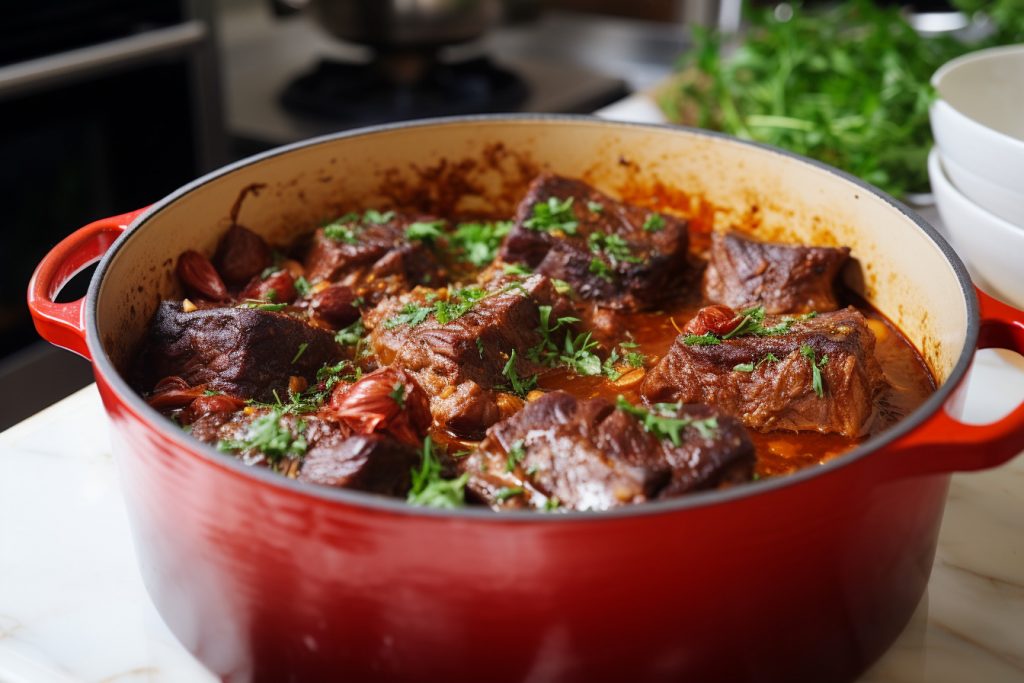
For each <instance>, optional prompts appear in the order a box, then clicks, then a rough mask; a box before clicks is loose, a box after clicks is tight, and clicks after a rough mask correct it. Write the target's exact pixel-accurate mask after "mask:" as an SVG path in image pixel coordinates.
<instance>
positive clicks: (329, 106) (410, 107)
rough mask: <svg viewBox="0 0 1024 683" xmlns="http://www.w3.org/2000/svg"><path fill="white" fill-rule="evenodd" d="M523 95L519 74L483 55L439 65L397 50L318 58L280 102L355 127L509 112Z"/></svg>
mask: <svg viewBox="0 0 1024 683" xmlns="http://www.w3.org/2000/svg"><path fill="white" fill-rule="evenodd" d="M528 93H529V89H528V88H527V86H526V83H524V82H523V80H522V79H521V78H519V76H517V75H516V74H514V73H512V72H511V71H508V70H506V69H503V68H501V67H499V66H497V65H495V64H494V63H493V62H492V61H491V60H490V59H488V58H487V57H476V58H473V59H469V60H466V61H462V62H456V63H444V62H439V61H436V60H434V59H432V58H431V57H430V56H424V55H418V54H408V53H406V54H402V53H398V54H392V55H384V56H381V57H379V58H378V59H377V60H376V61H373V62H370V63H366V64H356V63H351V62H339V61H333V60H326V59H325V60H321V61H320V63H319V64H317V65H316V67H314V68H313V69H312V70H311V71H310V72H309V73H306V74H303V75H302V76H299V77H298V78H297V79H295V80H294V81H292V82H291V83H290V84H289V85H288V86H287V87H286V88H285V89H284V91H283V92H282V93H281V103H282V104H283V105H284V106H285V107H286V108H287V109H289V110H291V111H292V112H294V113H297V114H306V115H313V116H318V117H322V118H329V119H332V120H335V121H337V122H339V123H344V124H349V125H359V124H369V123H382V122H386V121H398V120H402V119H409V118H430V117H434V116H449V115H456V114H482V113H487V112H499V111H511V110H515V109H517V108H518V107H519V105H521V104H522V103H523V102H524V101H525V100H526V96H527V94H528Z"/></svg>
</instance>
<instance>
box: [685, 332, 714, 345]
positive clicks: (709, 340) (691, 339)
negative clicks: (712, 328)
mask: <svg viewBox="0 0 1024 683" xmlns="http://www.w3.org/2000/svg"><path fill="white" fill-rule="evenodd" d="M683 343H684V344H686V345H687V346H715V345H717V344H721V343H722V340H721V339H719V338H718V335H715V334H712V333H711V332H705V333H704V334H688V335H686V336H685V337H683Z"/></svg>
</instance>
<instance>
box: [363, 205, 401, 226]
mask: <svg viewBox="0 0 1024 683" xmlns="http://www.w3.org/2000/svg"><path fill="white" fill-rule="evenodd" d="M394 217H395V212H394V211H383V212H381V211H377V210H376V209H367V210H366V211H364V212H363V222H364V223H373V224H374V225H383V224H384V223H387V222H388V221H390V220H391V219H392V218H394Z"/></svg>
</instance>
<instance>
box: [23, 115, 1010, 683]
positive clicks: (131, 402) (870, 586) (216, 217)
mask: <svg viewBox="0 0 1024 683" xmlns="http://www.w3.org/2000/svg"><path fill="white" fill-rule="evenodd" d="M538 169H551V170H553V171H556V172H559V173H563V174H566V175H571V176H577V177H582V178H585V179H587V180H589V181H591V182H593V183H595V184H597V185H598V186H600V187H602V188H605V189H608V190H610V191H613V192H618V193H619V194H621V195H622V196H626V197H630V198H633V199H636V200H639V201H643V202H645V203H647V204H649V205H652V206H657V207H660V208H663V209H668V210H672V211H677V212H680V213H683V214H687V215H690V216H692V217H693V222H694V225H695V227H696V228H697V229H709V228H712V227H714V228H724V227H728V226H729V225H734V224H739V225H743V226H746V227H747V228H748V229H752V230H754V231H755V234H757V235H759V236H762V237H765V238H770V239H786V240H793V241H806V242H815V243H818V244H846V245H849V246H850V247H852V250H853V252H852V253H853V255H854V257H855V259H856V261H855V263H854V264H853V265H852V266H851V267H850V268H848V269H847V271H846V272H845V273H844V276H843V277H844V279H845V280H846V283H847V285H849V286H850V287H852V288H853V289H855V290H856V291H858V292H859V293H861V294H862V295H863V296H864V297H865V298H866V299H868V300H869V301H871V302H872V304H873V305H874V306H875V307H876V308H878V309H879V310H880V311H882V312H883V313H885V314H886V315H887V316H888V317H889V318H890V319H891V320H892V321H894V322H895V323H896V324H897V325H898V326H899V327H900V329H901V330H902V331H903V332H904V334H905V335H906V336H907V337H908V338H909V339H910V340H911V341H912V342H913V343H914V344H915V346H916V347H917V348H918V349H919V350H920V351H921V353H922V356H923V357H924V359H925V362H926V363H927V364H928V366H929V367H930V369H931V371H932V372H933V374H934V375H935V377H936V379H937V381H938V383H939V389H938V390H937V391H936V392H935V394H934V395H933V396H931V398H930V399H929V400H928V401H927V402H926V403H925V404H924V405H922V406H921V407H920V408H919V409H918V410H916V411H915V412H914V413H913V414H911V415H910V416H908V417H907V418H906V419H904V420H903V421H902V422H900V423H899V424H898V425H896V426H895V427H893V428H892V429H890V430H889V431H887V432H885V433H883V434H881V435H879V436H876V437H874V438H871V439H869V440H867V441H866V442H864V443H863V444H861V445H860V446H858V447H857V448H856V449H855V450H853V451H852V452H850V453H849V454H847V455H845V456H843V457H841V458H838V459H836V460H834V461H832V462H829V463H828V464H826V465H823V466H821V467H816V468H813V469H808V470H804V471H801V472H799V473H797V474H794V475H791V476H788V477H782V478H778V479H772V480H767V481H763V482H760V483H757V484H752V485H747V486H741V487H735V488H731V489H728V490H722V491H708V492H702V493H696V494H693V495H690V496H686V497H682V498H678V499H676V500H672V501H664V502H657V503H651V504H647V505H640V506H636V507H631V508H626V509H622V510H618V511H614V512H607V513H594V514H590V513H573V514H564V515H543V514H533V513H505V514H500V515H499V514H493V513H491V512H489V511H486V510H482V509H478V510H471V509H467V510H459V511H436V510H425V509H420V508H413V507H409V506H407V505H405V504H404V502H402V501H400V500H394V499H385V498H381V497H375V496H372V495H369V494H363V493H359V492H349V491H343V490H334V489H330V488H320V487H314V486H309V485H302V484H300V483H298V482H296V481H293V480H289V479H286V478H284V477H281V476H278V475H275V474H272V473H269V472H266V471H264V470H262V469H253V468H249V467H246V466H245V465H243V464H242V463H241V462H239V461H237V460H235V459H233V458H231V457H228V456H226V455H224V454H222V453H218V452H217V451H215V450H214V449H212V448H210V447H208V446H205V445H203V444H200V443H198V442H196V441H194V440H192V439H191V438H190V437H189V436H188V435H187V434H185V433H184V432H182V431H181V430H180V429H178V428H177V427H176V426H175V425H174V424H172V423H171V422H170V421H169V420H167V419H165V418H163V417H161V416H160V415H159V414H157V413H156V412H155V411H154V410H152V409H151V408H149V407H148V406H147V405H146V403H145V402H144V401H143V400H142V399H141V398H140V397H139V396H138V395H137V394H136V393H135V392H134V391H132V389H131V388H130V387H129V386H128V384H127V383H126V382H125V380H124V376H123V374H122V370H123V369H124V368H125V367H126V364H127V363H128V359H129V358H130V356H131V354H132V352H133V349H134V348H135V345H136V343H137V340H138V339H139V338H140V335H141V333H142V331H143V329H144V327H145V325H146V323H147V321H148V319H149V317H150V316H151V314H152V313H153V311H154V310H155V307H156V306H157V303H158V302H159V301H160V299H161V298H166V297H171V296H180V290H179V285H178V283H177V282H176V279H175V277H174V275H173V265H174V262H175V259H176V257H177V255H178V254H180V253H181V252H182V251H183V250H185V249H188V248H191V249H198V250H200V251H205V252H206V253H208V254H209V253H212V251H213V249H214V246H215V245H216V242H217V240H218V238H219V236H220V235H221V234H222V233H223V232H224V230H225V229H226V228H227V226H228V225H229V224H231V223H232V222H233V221H237V222H239V223H241V224H243V225H245V226H247V227H249V228H250V229H252V230H255V231H257V232H259V233H260V234H262V235H264V236H265V237H266V238H267V239H268V240H270V241H272V242H277V243H281V242H285V241H287V240H288V239H290V237H291V236H293V235H295V234H297V233H298V232H301V231H303V230H306V229H308V227H309V226H311V225H314V224H317V223H318V222H320V221H322V220H323V219H324V218H326V217H329V216H333V215H337V214H338V213H340V212H341V211H343V210H348V209H350V208H357V207H360V206H362V207H382V206H402V207H407V208H414V209H417V210H421V211H436V212H440V213H442V214H445V213H448V214H451V213H456V212H479V211H493V212H494V213H495V214H496V215H511V213H512V208H513V205H514V202H515V201H516V200H517V199H518V197H519V196H521V193H522V190H523V188H524V187H525V184H526V183H527V182H528V181H529V179H530V178H531V177H532V175H533V174H534V173H535V172H536V171H537V170H538ZM98 259H102V260H101V262H100V265H99V267H98V269H97V271H96V274H95V276H94V277H93V279H92V283H91V286H90V288H89V293H88V295H87V296H86V297H85V298H84V299H83V300H80V301H76V302H73V303H66V304H58V303H54V296H55V295H56V293H57V292H58V291H59V290H60V288H61V287H62V286H63V284H64V283H65V282H66V281H67V280H68V279H69V278H70V277H71V276H72V275H73V274H74V273H75V272H77V271H79V270H80V269H82V268H83V267H84V266H86V265H87V264H89V263H91V262H94V261H96V260H98ZM29 306H30V308H31V310H32V314H33V316H34V318H35V322H36V327H37V328H38V330H39V332H40V334H41V335H42V336H43V337H45V338H46V339H48V340H49V341H51V342H52V343H54V344H56V345H58V346H62V347H64V348H67V349H70V350H72V351H75V352H77V353H79V354H81V355H83V356H86V357H87V358H90V359H92V362H93V365H94V368H95V374H96V380H97V384H98V386H99V389H100V392H101V394H102V397H103V401H104V405H105V407H106V410H107V412H108V414H109V416H110V420H111V424H112V429H111V438H112V440H113V446H114V453H115V457H116V460H117V464H118V467H119V471H120V478H121V485H122V489H123V493H124V497H125V501H126V504H127V509H128V513H129V517H130V520H131V527H132V533H133V537H134V542H135V546H136V551H137V555H138V559H139V564H140V567H141V570H142V575H143V578H144V580H145V584H146V587H147V589H148V591H149V593H150V595H151V597H152V599H153V601H154V603H155V604H156V606H157V608H158V610H159V611H160V613H161V614H162V615H163V618H164V619H165V620H166V622H167V624H168V626H170V628H171V630H172V631H173V632H174V633H175V635H176V636H177V637H178V638H179V639H180V640H181V642H182V643H183V644H184V645H185V647H187V648H188V649H189V650H190V651H191V652H192V653H193V654H194V655H195V656H196V657H197V658H199V659H200V660H201V661H202V662H203V663H204V664H205V665H206V666H207V667H209V669H210V670H211V671H213V672H215V673H216V674H218V675H219V676H221V677H223V678H224V679H225V680H228V681H250V680H258V681H338V680H348V681H369V680H374V681H446V682H447V683H454V682H456V681H473V682H478V681H489V682H494V683H499V682H503V681H510V682H511V681H587V682H588V683H594V682H596V681H679V680H694V681H711V680H720V681H754V680H757V681H803V680H815V681H843V680H850V679H852V678H854V677H855V676H856V675H858V674H859V673H860V672H862V671H863V670H864V669H865V668H866V667H867V666H869V665H870V664H871V663H872V662H873V661H875V660H876V659H877V658H878V657H879V656H880V655H881V654H882V652H884V651H885V649H886V648H887V647H888V646H889V645H890V644H891V643H892V641H893V640H894V639H895V638H896V636H897V635H898V634H899V632H900V631H901V629H902V628H903V627H904V625H905V624H906V623H907V621H908V619H909V617H910V615H911V613H912V612H913V610H914V608H915V606H916V605H917V603H918V601H919V599H920V598H921V595H922V593H923V591H924V589H925V586H926V584H927V582H928V576H929V572H930V571H931V566H932V560H933V557H934V553H935V546H936V538H937V535H938V531H939V524H940V522H941V519H942V510H943V506H944V503H945V497H946V491H947V487H948V485H949V480H950V474H951V473H952V472H956V471H965V470H975V469H981V468H987V467H994V466H997V465H999V464H1000V463H1003V462H1005V461H1007V460H1008V459H1010V458H1012V457H1014V456H1015V455H1017V454H1018V453H1019V452H1020V451H1021V450H1022V449H1024V406H1018V407H1017V408H1016V409H1015V410H1014V411H1013V412H1012V413H1010V414H1009V415H1007V416H1006V417H1004V418H1003V419H1001V420H999V421H998V422H996V423H993V424H989V425H982V426H977V425H966V424H961V423H959V422H958V421H956V420H955V419H954V417H952V416H951V413H954V414H955V410H954V409H953V408H954V406H955V400H954V397H955V395H956V390H957V388H958V386H959V385H960V384H961V382H962V380H963V378H964V375H965V372H966V371H967V368H968V366H969V364H970V362H971V359H972V356H973V354H974V352H975V349H977V348H981V347H988V346H997V347H1003V348H1010V349H1014V350H1016V351H1018V352H1024V313H1021V312H1020V311H1017V310H1014V309H1012V308H1010V307H1009V306H1006V305H1004V304H1002V303H999V302H998V301H996V300H994V299H991V298H989V297H988V296H986V295H984V294H983V293H981V292H978V291H976V290H975V289H974V287H973V286H972V285H971V281H970V279H969V277H968V275H967V272H966V270H965V269H964V266H963V264H962V263H961V262H960V260H959V259H958V258H957V256H956V254H955V253H954V252H953V251H952V250H951V249H950V247H949V245H948V244H947V243H946V242H945V240H943V238H942V237H941V236H940V235H939V234H938V233H937V232H936V231H935V230H934V229H933V228H932V227H930V226H929V225H928V224H926V223H925V222H923V221H922V220H921V219H920V218H919V217H917V216H916V215H915V214H914V213H912V212H911V211H909V210H908V209H907V208H906V207H904V206H902V205H901V204H899V203H898V202H896V201H894V200H893V199H892V198H890V197H888V196H887V195H885V194H883V193H881V192H879V191H878V190H876V189H874V188H872V187H870V186H868V185H866V184H864V183H862V182H860V181H858V180H856V179H854V178H852V177H850V176H848V175H845V174H843V173H841V172H838V171H836V170H834V169H832V168H829V167H826V166H824V165H821V164H818V163H815V162H812V161H808V160H806V159H803V158H800V157H796V156H794V155H792V154H787V153H785V152H781V151H779V150H776V149H771V148H767V147H762V146H758V145H754V144H750V143H745V142H741V141H738V140H735V139H732V138H728V137H725V136H720V135H715V134H710V133H707V132H702V131H695V130H686V129H680V128H669V127H661V126H645V125H633V124H623V123H610V122H604V121H599V120H596V119H592V118H587V117H554V116H495V117H470V118H460V119H445V120H436V121H431V122H417V123H408V124H399V125H391V126H384V127H378V128H371V129H365V130H360V131H354V132H347V133H343V134H340V135H335V136H331V137H327V138H320V139H316V140H311V141H308V142H304V143H300V144H296V145H292V146H289V147H284V148H281V149H277V150H274V151H271V152H268V153H266V154H262V155H259V156H256V157H252V158H250V159H247V160H245V161H242V162H239V163H237V164H234V165H232V166H229V167H226V168H224V169H221V170H219V171H216V172H214V173H211V174H210V175H207V176H205V177H203V178H201V179H199V180H197V181H195V182H194V183H192V184H190V185H188V186H186V187H184V188H182V189H180V190H179V191H177V192H175V193H174V194H172V195H171V196H169V197H167V198H165V199H163V200H161V201H160V202H158V203H156V204H154V205H153V206H151V207H149V208H147V209H144V210H141V211H137V212H134V213H130V214H125V215H123V216H117V217H114V218H110V219H106V220H101V221H97V222H95V223H92V224H90V225H87V226H86V227H84V228H81V229H80V230H78V231H77V232H75V233H73V234H71V235H70V236H69V237H67V238H66V239H65V240H64V241H63V242H61V243H60V244H59V245H57V247H55V248H54V250H53V251H52V252H51V253H50V254H49V255H47V256H46V258H45V259H44V260H43V262H42V263H41V264H40V265H39V267H38V269H37V270H36V273H35V275H34V276H33V279H32V282H31V284H30V290H29Z"/></svg>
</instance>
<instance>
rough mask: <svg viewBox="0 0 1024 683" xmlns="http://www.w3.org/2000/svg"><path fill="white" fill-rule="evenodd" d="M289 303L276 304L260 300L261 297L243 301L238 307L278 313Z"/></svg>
mask: <svg viewBox="0 0 1024 683" xmlns="http://www.w3.org/2000/svg"><path fill="white" fill-rule="evenodd" d="M287 305H288V304H274V303H268V302H266V301H260V300H259V299H252V300H251V301H243V302H242V303H240V304H238V306H237V308H254V309H256V310H257V311H270V312H271V313H277V312H278V311H280V310H281V309H283V308H284V307H285V306H287Z"/></svg>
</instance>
